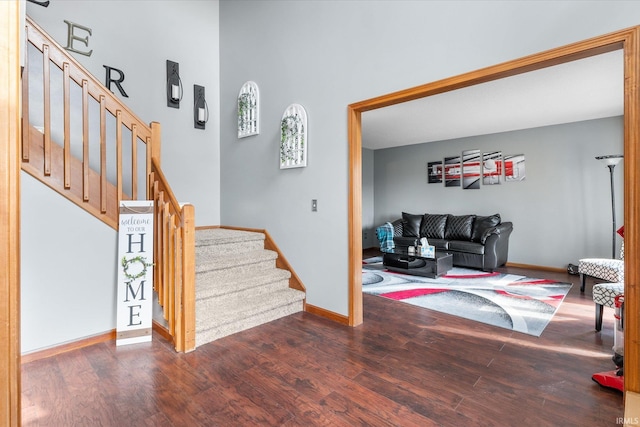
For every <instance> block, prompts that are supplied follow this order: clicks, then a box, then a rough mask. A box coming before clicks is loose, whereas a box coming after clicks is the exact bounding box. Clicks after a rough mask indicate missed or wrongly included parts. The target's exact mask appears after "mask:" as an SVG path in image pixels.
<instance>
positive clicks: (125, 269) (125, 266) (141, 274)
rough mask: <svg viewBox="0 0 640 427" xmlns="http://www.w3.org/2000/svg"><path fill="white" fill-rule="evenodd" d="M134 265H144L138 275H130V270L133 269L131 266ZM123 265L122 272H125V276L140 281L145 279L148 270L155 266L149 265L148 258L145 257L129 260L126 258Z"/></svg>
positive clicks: (123, 259)
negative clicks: (141, 278) (142, 278)
mask: <svg viewBox="0 0 640 427" xmlns="http://www.w3.org/2000/svg"><path fill="white" fill-rule="evenodd" d="M134 263H138V264H141V265H142V268H141V269H140V271H139V272H138V273H136V274H133V273H129V268H130V267H131V264H134ZM121 264H122V271H123V272H124V276H125V277H126V278H127V279H130V280H136V279H139V278H140V277H144V276H145V275H146V274H147V268H148V267H151V266H152V265H153V263H148V262H147V258H145V257H143V256H137V257H133V258H129V259H127V258H126V257H122V263H121Z"/></svg>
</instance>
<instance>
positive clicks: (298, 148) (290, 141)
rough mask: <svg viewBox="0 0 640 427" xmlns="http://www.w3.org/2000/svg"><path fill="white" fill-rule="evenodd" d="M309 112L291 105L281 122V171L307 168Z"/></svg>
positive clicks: (300, 106) (297, 105)
mask: <svg viewBox="0 0 640 427" xmlns="http://www.w3.org/2000/svg"><path fill="white" fill-rule="evenodd" d="M307 145H308V140H307V112H306V111H305V109H304V107H303V106H302V105H300V104H291V105H289V107H287V109H286V110H285V111H284V114H283V115H282V120H281V121H280V169H289V168H303V167H306V166H307Z"/></svg>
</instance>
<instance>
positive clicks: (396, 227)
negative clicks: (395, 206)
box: [391, 219, 404, 236]
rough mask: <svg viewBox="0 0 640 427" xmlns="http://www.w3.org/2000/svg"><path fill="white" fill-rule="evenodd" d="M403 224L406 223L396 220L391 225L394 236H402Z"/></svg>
mask: <svg viewBox="0 0 640 427" xmlns="http://www.w3.org/2000/svg"><path fill="white" fill-rule="evenodd" d="M403 222H404V221H402V220H401V219H396V220H395V221H393V222H392V223H391V225H393V235H394V236H402V230H404V227H403V225H402V223H403Z"/></svg>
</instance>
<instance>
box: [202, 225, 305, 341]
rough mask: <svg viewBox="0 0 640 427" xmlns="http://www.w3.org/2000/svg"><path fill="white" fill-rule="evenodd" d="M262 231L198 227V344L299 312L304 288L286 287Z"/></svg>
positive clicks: (287, 275) (284, 276) (283, 273)
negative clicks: (266, 245) (201, 228)
mask: <svg viewBox="0 0 640 427" xmlns="http://www.w3.org/2000/svg"><path fill="white" fill-rule="evenodd" d="M277 258H278V254H277V253H276V252H275V251H273V250H269V249H265V234H264V233H260V232H253V231H243V230H231V229H224V228H214V229H203V230H197V231H196V346H200V345H202V344H206V343H208V342H211V341H214V340H216V339H218V338H222V337H225V336H227V335H231V334H234V333H236V332H240V331H243V330H245V329H249V328H252V327H254V326H258V325H260V324H263V323H266V322H270V321H272V320H275V319H279V318H281V317H284V316H288V315H290V314H293V313H297V312H299V311H302V310H303V309H304V299H305V293H304V292H302V291H299V290H297V289H291V288H289V279H290V278H291V273H290V272H289V271H287V270H284V269H281V268H277V267H276V259H277Z"/></svg>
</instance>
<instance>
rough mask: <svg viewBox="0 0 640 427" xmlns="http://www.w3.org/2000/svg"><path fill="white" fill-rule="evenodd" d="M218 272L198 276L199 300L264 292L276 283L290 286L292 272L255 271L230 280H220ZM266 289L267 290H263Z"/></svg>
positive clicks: (276, 270) (276, 269)
mask: <svg viewBox="0 0 640 427" xmlns="http://www.w3.org/2000/svg"><path fill="white" fill-rule="evenodd" d="M219 277H220V275H219V274H218V272H214V273H213V274H211V275H208V274H198V275H196V289H197V298H196V299H197V300H198V299H206V298H213V297H220V296H222V295H229V294H232V295H233V294H236V293H239V292H246V291H250V292H264V291H265V290H268V289H269V288H271V289H273V288H274V286H270V285H272V284H274V283H283V282H284V283H285V287H286V286H288V283H289V278H290V277H291V272H289V271H287V270H282V269H280V268H273V269H270V270H267V271H253V272H248V273H247V274H244V275H238V276H233V277H230V278H229V279H228V280H220V279H219ZM262 288H266V289H262Z"/></svg>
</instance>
